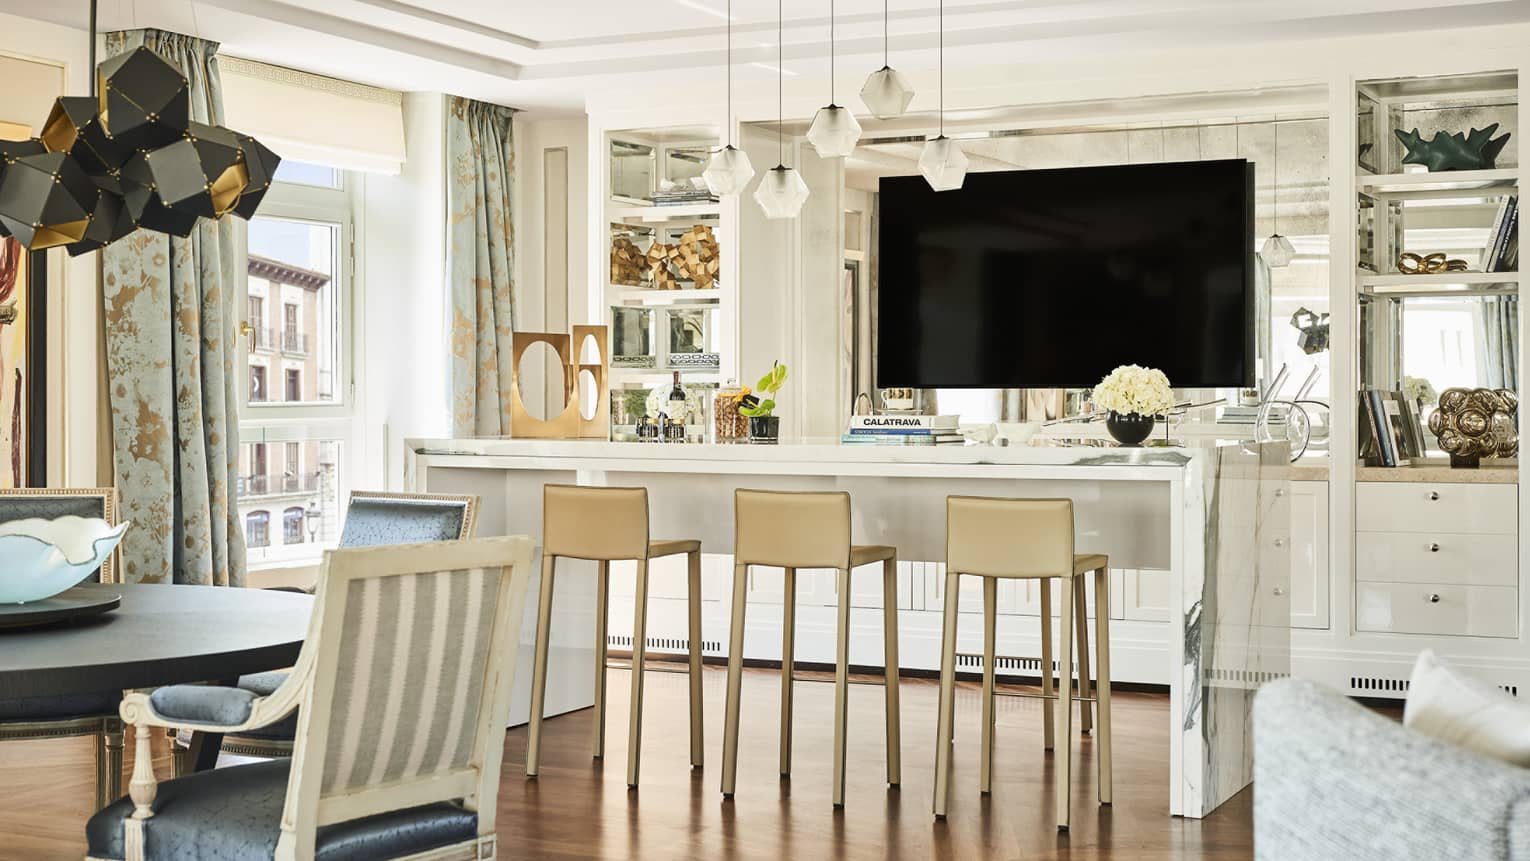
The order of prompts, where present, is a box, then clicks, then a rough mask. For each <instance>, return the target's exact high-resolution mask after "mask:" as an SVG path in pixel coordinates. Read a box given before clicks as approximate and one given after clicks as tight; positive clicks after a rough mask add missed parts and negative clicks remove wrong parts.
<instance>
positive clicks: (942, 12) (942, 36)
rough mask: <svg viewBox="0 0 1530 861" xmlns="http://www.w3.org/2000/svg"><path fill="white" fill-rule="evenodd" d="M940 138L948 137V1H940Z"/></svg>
mask: <svg viewBox="0 0 1530 861" xmlns="http://www.w3.org/2000/svg"><path fill="white" fill-rule="evenodd" d="M940 136H941V137H945V136H946V0H940Z"/></svg>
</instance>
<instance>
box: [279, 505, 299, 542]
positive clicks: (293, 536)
mask: <svg viewBox="0 0 1530 861" xmlns="http://www.w3.org/2000/svg"><path fill="white" fill-rule="evenodd" d="M282 543H283V544H302V543H303V509H302V508H301V507H294V508H289V509H287V510H286V511H283V512H282Z"/></svg>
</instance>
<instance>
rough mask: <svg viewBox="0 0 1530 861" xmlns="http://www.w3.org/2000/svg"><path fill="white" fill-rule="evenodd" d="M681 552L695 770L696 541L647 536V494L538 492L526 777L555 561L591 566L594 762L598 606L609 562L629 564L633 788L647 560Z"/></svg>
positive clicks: (602, 740)
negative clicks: (633, 570)
mask: <svg viewBox="0 0 1530 861" xmlns="http://www.w3.org/2000/svg"><path fill="white" fill-rule="evenodd" d="M677 553H684V554H686V556H687V557H689V560H688V561H689V563H690V570H689V573H688V575H687V579H688V583H689V597H690V633H689V640H690V655H689V658H690V662H689V671H690V677H691V679H690V681H691V766H692V767H693V768H700V767H701V764H702V745H703V735H702V722H701V715H702V709H701V542H700V541H692V540H686V539H680V540H672V541H651V540H649V538H648V490H647V489H646V488H642V487H573V486H569V485H557V484H549V485H547V486H546V487H545V488H544V489H543V493H542V595H541V607H540V610H539V611H538V613H537V647H536V658H535V664H534V665H533V676H532V682H531V729H530V734H529V738H528V739H527V743H526V776H527V777H535V776H536V774H537V764H538V761H539V759H540V754H541V745H542V710H543V707H544V703H545V700H546V694H547V650H548V641H549V639H550V633H551V632H550V630H549V629H550V628H551V622H552V606H553V573H554V569H555V567H556V565H557V561H558V559H559V557H562V558H565V559H590V560H594V561H595V562H597V563H599V569H598V574H597V575H596V576H597V578H598V581H597V583H596V587H595V593H596V597H595V728H594V731H593V733H592V736H593V738H592V739H591V744H592V747H593V748H594V757H595V758H596V759H601V758H602V757H604V756H605V752H606V607H607V603H608V601H609V599H610V584H611V563H612V562H617V561H626V560H632V561H635V562H636V563H637V588H636V597H635V603H636V609H635V611H634V613H633V621H632V716H631V720H630V721H629V723H628V729H627V786H628V788H636V787H637V783H638V763H639V758H640V754H641V752H642V750H641V742H642V737H643V669H644V660H643V659H644V653H645V651H646V650H645V647H644V646H645V641H646V638H647V636H648V633H647V626H648V562H649V560H651V559H658V558H660V557H662V556H673V555H675V554H677Z"/></svg>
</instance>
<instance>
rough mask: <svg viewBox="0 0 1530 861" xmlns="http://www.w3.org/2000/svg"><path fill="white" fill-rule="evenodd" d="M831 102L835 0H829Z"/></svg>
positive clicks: (830, 94)
mask: <svg viewBox="0 0 1530 861" xmlns="http://www.w3.org/2000/svg"><path fill="white" fill-rule="evenodd" d="M829 104H830V105H833V104H834V0H829Z"/></svg>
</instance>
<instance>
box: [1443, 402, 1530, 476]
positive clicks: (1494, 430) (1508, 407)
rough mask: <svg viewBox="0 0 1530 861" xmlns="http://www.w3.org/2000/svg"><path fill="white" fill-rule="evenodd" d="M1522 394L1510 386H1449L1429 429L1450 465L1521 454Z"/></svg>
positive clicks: (1474, 463)
mask: <svg viewBox="0 0 1530 861" xmlns="http://www.w3.org/2000/svg"><path fill="white" fill-rule="evenodd" d="M1518 414H1519V396H1518V395H1516V394H1514V393H1513V392H1511V391H1509V390H1508V389H1459V388H1458V389H1446V390H1445V391H1444V392H1443V393H1442V394H1441V395H1440V405H1439V407H1438V408H1437V409H1436V410H1435V411H1434V413H1433V414H1432V415H1430V416H1429V431H1430V433H1433V434H1434V435H1435V436H1436V437H1438V438H1439V441H1440V448H1441V449H1443V450H1444V451H1445V452H1446V453H1448V454H1449V455H1450V465H1451V466H1456V467H1467V468H1471V467H1475V466H1477V465H1478V463H1479V460H1480V459H1481V458H1484V457H1514V456H1516V455H1518V454H1519V428H1518V426H1517V421H1518Z"/></svg>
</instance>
